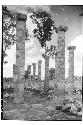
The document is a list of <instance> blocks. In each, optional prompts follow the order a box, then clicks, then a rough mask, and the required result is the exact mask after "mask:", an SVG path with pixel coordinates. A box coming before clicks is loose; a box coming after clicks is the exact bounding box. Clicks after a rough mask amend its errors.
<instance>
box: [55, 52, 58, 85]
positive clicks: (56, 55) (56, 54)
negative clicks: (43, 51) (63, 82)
mask: <svg viewBox="0 0 83 125" xmlns="http://www.w3.org/2000/svg"><path fill="white" fill-rule="evenodd" d="M57 57H58V52H56V53H55V87H56V86H57V65H58V63H57Z"/></svg>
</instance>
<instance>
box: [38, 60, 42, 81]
mask: <svg viewBox="0 0 83 125" xmlns="http://www.w3.org/2000/svg"><path fill="white" fill-rule="evenodd" d="M41 63H42V60H39V61H38V79H39V81H40V80H41Z"/></svg>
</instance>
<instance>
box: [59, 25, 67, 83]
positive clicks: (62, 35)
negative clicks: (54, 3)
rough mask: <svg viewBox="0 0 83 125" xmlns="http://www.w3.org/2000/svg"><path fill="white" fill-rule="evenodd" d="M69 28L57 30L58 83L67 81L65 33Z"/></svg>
mask: <svg viewBox="0 0 83 125" xmlns="http://www.w3.org/2000/svg"><path fill="white" fill-rule="evenodd" d="M67 29H68V28H67V26H63V25H60V26H59V27H58V29H57V33H58V38H57V47H58V48H57V49H58V57H57V82H61V81H64V80H65V32H66V31H67Z"/></svg>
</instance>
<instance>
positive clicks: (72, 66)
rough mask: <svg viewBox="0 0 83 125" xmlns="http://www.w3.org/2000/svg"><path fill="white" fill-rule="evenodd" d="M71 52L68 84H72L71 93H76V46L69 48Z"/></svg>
mask: <svg viewBox="0 0 83 125" xmlns="http://www.w3.org/2000/svg"><path fill="white" fill-rule="evenodd" d="M67 49H68V50H69V73H68V82H69V83H70V84H71V88H70V91H72V92H73V91H74V50H75V49H76V47H75V46H68V47H67Z"/></svg>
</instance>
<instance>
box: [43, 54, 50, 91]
mask: <svg viewBox="0 0 83 125" xmlns="http://www.w3.org/2000/svg"><path fill="white" fill-rule="evenodd" d="M49 59H50V57H49V56H48V55H45V83H44V89H45V90H48V88H49Z"/></svg>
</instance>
